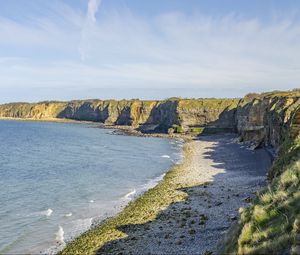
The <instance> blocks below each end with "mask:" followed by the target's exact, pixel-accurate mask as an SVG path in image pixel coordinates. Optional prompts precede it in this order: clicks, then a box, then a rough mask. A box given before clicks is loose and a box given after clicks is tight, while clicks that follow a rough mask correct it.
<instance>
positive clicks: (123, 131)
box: [0, 117, 195, 141]
mask: <svg viewBox="0 0 300 255" xmlns="http://www.w3.org/2000/svg"><path fill="white" fill-rule="evenodd" d="M8 120H12V121H25V122H26V121H28V122H50V123H66V124H90V125H93V127H94V128H101V129H109V130H113V132H112V133H111V134H113V135H126V136H137V137H156V138H167V139H183V140H184V141H190V140H193V139H195V136H193V135H188V134H167V133H143V132H141V131H138V130H136V129H135V128H134V127H132V126H126V125H124V126H121V125H111V124H104V123H102V122H95V121H84V120H74V119H60V118H44V119H34V118H12V117H0V121H8Z"/></svg>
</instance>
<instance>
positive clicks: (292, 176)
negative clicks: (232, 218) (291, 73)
mask: <svg viewBox="0 0 300 255" xmlns="http://www.w3.org/2000/svg"><path fill="white" fill-rule="evenodd" d="M248 104H249V105H250V106H251V107H250V106H249V105H248V107H249V108H248V109H247V111H248V114H249V113H250V114H249V115H248V116H247V121H248V124H249V122H250V123H252V124H254V125H252V128H251V125H248V126H250V128H249V129H247V128H245V129H244V130H242V131H241V136H242V138H244V139H245V140H246V141H252V142H254V143H256V144H261V145H268V144H271V145H273V146H275V147H277V146H278V145H279V148H278V155H277V157H276V159H275V161H274V163H273V166H272V168H271V169H270V171H269V174H268V177H269V185H268V187H267V188H266V189H265V190H264V191H262V192H260V193H259V194H258V195H257V197H256V199H255V200H254V201H253V202H252V204H251V206H250V207H248V208H245V209H241V210H240V221H239V224H238V225H236V226H234V227H233V228H232V229H231V231H230V232H229V234H228V235H227V237H226V240H225V242H224V243H223V244H222V245H221V248H220V250H219V251H220V253H226V254H227V253H232V254H300V191H299V187H300V99H299V95H298V94H296V95H295V94H284V95H276V94H270V95H266V96H265V97H264V98H260V99H259V98H255V99H252V100H251V101H250V102H248ZM246 107H247V106H246ZM251 112H259V113H260V114H258V115H256V118H253V117H252V118H251ZM257 117H258V118H257ZM247 121H245V122H244V123H246V125H247ZM255 125H258V126H259V127H260V128H256V129H255V128H253V127H255ZM240 128H241V127H240ZM247 132H248V133H247Z"/></svg>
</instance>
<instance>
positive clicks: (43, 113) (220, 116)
mask: <svg viewBox="0 0 300 255" xmlns="http://www.w3.org/2000/svg"><path fill="white" fill-rule="evenodd" d="M237 103H238V100H236V99H176V98H175V99H168V100H164V101H142V100H121V101H116V100H82V101H81V100H78V101H71V102H41V103H36V104H29V103H11V104H4V105H0V117H9V118H27V119H53V118H63V119H73V120H81V121H94V122H101V123H104V124H108V125H129V126H133V127H136V128H137V127H140V128H141V129H142V130H149V127H155V129H156V130H155V131H159V132H167V131H168V129H169V128H172V127H173V126H174V125H178V126H180V127H182V128H183V129H184V130H189V128H191V127H204V126H207V125H209V126H222V127H227V128H231V129H233V128H234V121H233V120H234V114H235V109H236V106H237Z"/></svg>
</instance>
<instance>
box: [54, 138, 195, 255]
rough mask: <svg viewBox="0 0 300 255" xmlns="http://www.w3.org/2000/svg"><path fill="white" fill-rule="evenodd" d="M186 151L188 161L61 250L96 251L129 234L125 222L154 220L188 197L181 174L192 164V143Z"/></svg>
mask: <svg viewBox="0 0 300 255" xmlns="http://www.w3.org/2000/svg"><path fill="white" fill-rule="evenodd" d="M184 153H185V155H186V157H185V161H184V162H183V163H182V164H181V165H175V166H174V167H173V168H171V169H170V170H169V171H168V172H167V174H166V175H165V177H164V179H163V180H162V181H161V182H160V183H159V184H158V185H157V186H156V187H154V188H153V189H150V190H149V191H147V192H146V193H144V194H143V195H142V196H141V197H139V198H137V199H136V200H135V201H133V202H131V203H129V204H128V206H127V207H126V208H125V209H124V210H123V211H122V212H120V213H119V214H118V215H116V216H115V217H112V218H110V219H108V220H106V221H104V222H103V223H102V224H100V225H99V226H97V227H95V228H93V229H91V230H89V231H87V232H85V233H84V234H82V235H81V236H79V237H78V238H76V239H75V240H74V241H72V242H71V243H69V244H67V246H66V248H65V249H64V250H63V251H61V252H59V254H61V255H62V254H94V253H95V252H96V251H97V250H98V249H99V248H101V247H102V246H103V245H104V244H105V243H107V242H110V241H113V240H117V239H120V238H125V237H126V234H125V233H124V232H122V231H120V230H119V229H120V227H121V226H124V225H128V224H144V223H146V222H150V221H153V220H155V219H156V217H157V216H158V214H159V212H160V211H161V210H163V209H165V208H167V207H168V206H170V205H171V204H172V203H175V202H179V201H183V200H185V199H186V198H187V194H186V193H185V192H183V191H180V190H179V189H181V188H185V187H188V186H189V185H188V184H185V183H183V182H182V181H181V179H180V177H181V176H184V175H186V174H188V173H187V169H188V168H187V167H186V164H189V162H190V160H191V157H192V155H193V152H192V148H190V147H189V145H188V144H187V145H186V146H185V147H184Z"/></svg>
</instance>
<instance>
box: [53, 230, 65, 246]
mask: <svg viewBox="0 0 300 255" xmlns="http://www.w3.org/2000/svg"><path fill="white" fill-rule="evenodd" d="M64 234H65V232H64V229H63V227H62V226H59V227H58V231H57V232H56V233H55V236H56V237H55V240H56V241H57V242H59V243H61V244H63V243H65V241H64Z"/></svg>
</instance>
